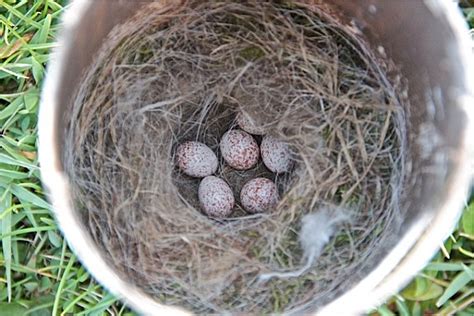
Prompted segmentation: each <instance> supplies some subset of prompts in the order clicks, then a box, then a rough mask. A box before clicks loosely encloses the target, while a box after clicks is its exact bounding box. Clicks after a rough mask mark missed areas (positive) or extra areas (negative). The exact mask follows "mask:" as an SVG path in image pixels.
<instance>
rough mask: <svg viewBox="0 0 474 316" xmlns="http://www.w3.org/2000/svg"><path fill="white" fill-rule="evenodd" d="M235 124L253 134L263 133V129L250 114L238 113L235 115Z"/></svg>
mask: <svg viewBox="0 0 474 316" xmlns="http://www.w3.org/2000/svg"><path fill="white" fill-rule="evenodd" d="M237 124H238V125H239V127H240V128H241V129H243V130H244V131H246V132H247V133H250V134H253V135H263V134H265V129H264V128H263V127H262V126H259V125H258V124H257V123H256V122H255V121H254V120H253V119H252V118H251V117H250V116H248V115H245V114H242V113H239V114H238V115H237Z"/></svg>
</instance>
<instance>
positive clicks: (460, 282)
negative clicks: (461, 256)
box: [436, 264, 474, 307]
mask: <svg viewBox="0 0 474 316" xmlns="http://www.w3.org/2000/svg"><path fill="white" fill-rule="evenodd" d="M469 269H470V270H473V269H474V264H472V265H471V266H470V267H469ZM471 273H474V272H472V271H471ZM472 280H473V278H471V275H470V273H468V272H467V271H463V272H461V273H459V274H458V275H457V276H456V277H455V278H454V279H453V281H452V282H451V283H450V284H449V286H448V287H447V288H446V290H445V291H444V293H443V295H441V297H440V298H439V299H438V301H436V306H437V307H441V306H442V305H443V304H444V303H446V301H447V300H449V299H450V298H451V297H453V296H454V295H455V294H456V293H458V292H459V291H460V290H461V289H462V288H463V287H465V286H466V285H467V284H468V283H469V282H471V281H472Z"/></svg>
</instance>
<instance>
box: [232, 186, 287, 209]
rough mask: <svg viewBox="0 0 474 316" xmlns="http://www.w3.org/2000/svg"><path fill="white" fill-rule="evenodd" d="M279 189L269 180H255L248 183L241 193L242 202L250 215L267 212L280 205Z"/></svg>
mask: <svg viewBox="0 0 474 316" xmlns="http://www.w3.org/2000/svg"><path fill="white" fill-rule="evenodd" d="M278 199H279V197H278V189H277V187H276V185H275V183H274V182H273V181H272V180H270V179H267V178H255V179H252V180H250V181H249V182H247V183H246V184H245V185H244V186H243V188H242V191H240V202H241V203H242V206H243V207H244V208H245V210H247V211H248V212H250V213H262V212H267V211H270V210H271V209H273V208H274V207H276V205H277V204H278Z"/></svg>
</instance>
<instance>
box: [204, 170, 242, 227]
mask: <svg viewBox="0 0 474 316" xmlns="http://www.w3.org/2000/svg"><path fill="white" fill-rule="evenodd" d="M198 195H199V202H200V204H201V207H202V210H203V211H204V213H206V214H207V215H208V216H210V217H217V218H223V217H227V216H229V215H230V213H232V209H233V208H234V203H235V199H234V194H233V192H232V189H231V188H230V187H229V185H228V184H227V182H225V181H224V180H222V179H220V178H218V177H214V176H209V177H205V178H204V179H202V181H201V183H200V184H199V191H198Z"/></svg>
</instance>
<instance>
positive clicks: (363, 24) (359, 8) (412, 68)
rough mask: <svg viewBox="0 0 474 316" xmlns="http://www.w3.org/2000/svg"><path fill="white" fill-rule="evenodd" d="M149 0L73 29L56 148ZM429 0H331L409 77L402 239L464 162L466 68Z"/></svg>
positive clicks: (94, 16)
mask: <svg viewBox="0 0 474 316" xmlns="http://www.w3.org/2000/svg"><path fill="white" fill-rule="evenodd" d="M308 2H311V1H308ZM318 2H319V1H318ZM148 3H149V1H128V0H127V1H121V0H118V1H110V0H95V1H93V2H92V5H91V6H90V7H89V8H88V9H87V12H85V13H84V14H83V16H82V17H81V18H82V19H83V21H82V22H81V23H80V25H81V26H80V27H79V28H78V29H76V30H75V33H74V34H70V39H71V40H72V41H73V45H71V46H70V48H69V51H68V52H67V55H68V58H67V60H69V61H70V62H69V63H68V64H67V66H66V67H64V68H63V69H62V73H61V80H60V82H61V84H60V88H59V89H58V91H60V95H58V96H57V97H58V100H59V101H58V104H61V105H62V106H63V108H62V109H61V110H60V111H59V114H58V115H62V117H57V118H56V120H55V121H54V122H55V124H56V125H57V126H56V128H55V130H56V131H57V133H58V135H57V139H58V140H59V141H58V143H57V146H58V148H57V149H58V152H62V148H61V144H62V140H63V139H64V135H62V132H63V131H64V124H65V123H67V117H68V115H69V113H70V111H69V109H68V106H69V105H70V104H71V99H72V98H73V94H74V92H75V90H76V89H77V86H78V85H79V84H80V78H81V75H82V74H83V73H84V71H85V70H86V69H87V67H88V66H89V65H90V63H91V62H92V60H93V57H94V55H95V54H96V52H97V51H98V49H99V48H100V46H101V44H102V43H103V41H104V39H105V38H106V37H107V34H108V33H109V32H110V30H111V29H112V28H113V27H114V26H115V25H117V24H120V23H122V22H123V21H125V20H126V19H127V18H129V17H130V16H132V15H133V14H134V12H136V11H137V10H139V9H140V8H141V7H142V6H144V5H146V4H148ZM427 3H428V2H427V1H421V0H420V1H415V0H414V1H376V0H354V1H346V0H332V1H327V3H325V5H328V7H330V9H331V12H332V13H333V14H335V15H337V16H338V17H339V18H340V20H341V21H343V22H344V23H347V24H349V25H352V26H353V27H355V28H357V29H358V30H360V31H361V32H362V33H363V34H364V36H365V37H366V39H367V40H368V41H369V43H370V45H371V46H372V49H373V50H377V51H378V52H379V53H380V54H385V55H386V56H387V58H389V59H391V60H393V61H394V63H395V64H396V66H397V67H398V68H399V69H400V73H401V74H402V76H403V78H404V80H406V81H407V86H408V98H409V101H410V102H409V104H410V105H411V107H410V109H407V113H408V115H407V116H406V122H405V123H406V126H407V131H408V135H407V141H408V148H409V150H410V156H411V162H412V163H411V164H410V165H408V166H407V170H406V172H407V173H409V174H410V178H409V181H408V182H409V184H408V187H407V188H406V190H405V191H404V192H402V195H403V199H404V201H405V203H407V204H406V205H407V214H406V216H405V218H404V225H403V226H402V230H401V231H400V236H396V238H397V239H401V237H402V236H403V234H404V233H405V232H406V231H407V230H408V229H409V228H410V226H411V225H412V224H413V223H414V222H416V221H417V220H418V219H419V217H420V215H422V213H423V212H433V213H434V212H436V209H437V206H438V205H439V204H440V202H441V201H443V200H444V199H446V194H447V191H448V190H446V188H447V187H449V186H450V185H451V184H450V183H451V181H452V179H450V178H449V175H450V174H452V173H453V171H455V170H456V168H457V167H458V166H457V165H456V164H455V163H454V161H455V160H454V159H453V155H455V153H456V149H457V148H458V147H459V146H460V143H459V142H460V137H459V136H460V135H461V134H462V132H463V129H464V127H465V124H466V123H465V118H464V115H463V113H462V112H461V111H460V110H459V109H458V107H457V106H455V105H456V104H457V103H458V102H459V100H458V99H457V96H458V95H460V94H461V93H464V90H467V89H468V87H465V86H463V81H462V78H463V77H464V76H463V72H464V71H465V70H464V69H463V67H462V65H461V63H460V62H459V60H460V56H459V52H458V51H457V50H456V49H454V48H453V47H455V35H454V34H453V33H452V30H451V28H450V27H449V25H448V22H447V21H445V20H443V19H440V18H439V16H438V12H436V8H435V7H434V6H431V7H430V6H428V5H427ZM433 3H434V2H433ZM453 87H456V88H453ZM78 216H79V215H78ZM387 251H389V249H387ZM381 259H383V258H381V257H378V258H377V259H375V260H381ZM377 263H378V262H374V263H373V265H376V264H377Z"/></svg>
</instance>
